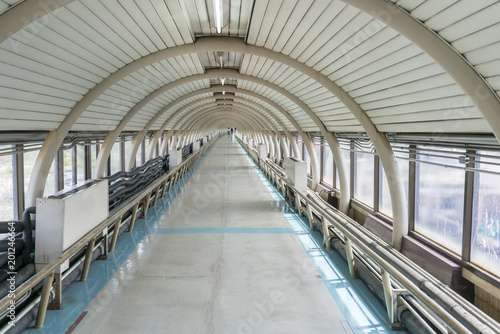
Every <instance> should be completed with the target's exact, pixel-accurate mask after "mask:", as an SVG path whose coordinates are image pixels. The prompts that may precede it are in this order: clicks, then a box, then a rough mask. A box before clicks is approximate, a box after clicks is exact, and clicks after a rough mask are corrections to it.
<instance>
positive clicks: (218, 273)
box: [30, 136, 388, 334]
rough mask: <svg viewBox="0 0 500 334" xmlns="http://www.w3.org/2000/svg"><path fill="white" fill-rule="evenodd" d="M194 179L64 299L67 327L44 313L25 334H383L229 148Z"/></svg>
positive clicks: (354, 284)
mask: <svg viewBox="0 0 500 334" xmlns="http://www.w3.org/2000/svg"><path fill="white" fill-rule="evenodd" d="M191 173H192V174H191V175H187V177H185V178H184V179H183V181H182V182H181V183H180V184H179V186H178V187H176V188H175V189H173V190H172V193H171V194H170V197H171V198H170V199H168V198H166V199H165V200H163V201H159V202H158V203H159V204H158V205H157V207H156V208H153V209H150V211H149V212H148V217H147V219H146V221H144V220H139V221H138V223H137V224H136V225H137V226H138V227H136V229H134V233H139V234H138V235H135V236H134V235H130V236H127V237H125V238H124V237H121V238H120V240H119V244H118V245H117V251H116V252H115V254H113V257H111V261H109V260H108V261H97V262H96V263H95V264H94V265H93V268H92V269H91V273H90V275H89V279H88V281H87V282H77V283H74V284H73V285H72V286H71V287H70V288H69V289H68V291H67V292H66V293H65V295H64V297H65V298H64V300H63V305H64V308H65V309H66V312H68V308H72V309H74V310H73V314H72V315H71V316H65V315H64V312H63V311H64V310H63V311H51V312H49V313H48V316H47V321H46V323H47V325H46V328H44V329H43V330H30V331H33V332H35V331H36V332H50V333H54V332H57V329H56V328H58V326H62V327H59V330H60V331H61V332H65V331H66V330H67V328H68V327H69V325H71V324H72V323H74V322H75V319H76V317H78V315H79V317H78V319H77V320H76V323H78V325H77V326H76V327H74V326H73V327H74V329H73V333H137V332H141V333H231V334H232V333H259V334H260V333H352V332H355V333H379V332H388V330H387V326H388V325H387V321H386V320H385V311H384V308H383V307H381V306H380V305H379V303H378V301H376V300H374V297H373V296H372V295H371V294H370V292H369V291H368V289H366V287H365V286H364V285H363V284H362V283H361V282H360V281H359V280H352V279H351V278H350V277H349V276H348V270H347V265H346V264H345V262H344V261H343V260H342V259H341V258H340V257H339V256H338V255H337V254H335V253H334V252H331V253H330V252H329V254H326V253H325V251H324V250H323V248H322V247H321V246H320V245H321V244H320V243H321V241H320V240H321V239H320V238H319V237H318V236H316V235H314V234H311V233H310V232H309V231H308V229H307V223H306V222H305V221H304V218H299V217H298V216H297V215H296V214H294V213H293V211H292V210H290V208H289V207H288V206H287V204H286V202H285V201H283V198H282V197H281V196H280V194H279V193H278V192H277V191H276V190H275V189H274V188H273V187H272V186H271V185H270V183H269V182H268V181H267V180H266V179H265V177H264V175H263V174H262V173H261V172H260V171H259V169H258V168H257V167H256V166H255V164H254V163H253V162H252V161H251V160H250V159H249V158H248V156H247V155H246V154H245V152H244V150H243V149H242V148H241V147H240V145H239V144H238V143H237V142H236V141H234V140H233V139H232V138H230V137H226V136H224V137H222V138H221V139H219V140H218V141H217V142H216V143H215V145H214V147H212V148H211V149H210V151H209V153H208V154H207V155H206V156H205V157H204V158H203V160H202V161H201V163H200V164H199V166H198V167H197V168H196V169H195V170H194V172H193V171H191ZM137 229H138V230H139V231H136V230H137ZM141 233H142V236H143V237H142V238H141ZM129 234H130V233H129ZM124 236H125V235H124ZM127 238H129V239H127ZM135 246H136V247H135ZM115 257H116V258H115ZM334 262H335V263H334ZM106 263H108V264H106ZM103 278H107V279H109V282H107V283H105V282H104V281H103ZM96 294H97V295H96ZM79 299H82V300H83V302H76V300H79ZM85 300H86V301H85ZM89 302H90V303H89ZM75 303H76V305H75ZM87 304H88V305H87ZM82 305H83V307H82ZM83 308H85V311H84V312H83V313H82V311H83ZM56 312H58V313H56ZM75 313H77V314H75ZM62 318H64V319H62ZM63 322H66V325H57V324H61V323H63ZM64 326H66V327H64Z"/></svg>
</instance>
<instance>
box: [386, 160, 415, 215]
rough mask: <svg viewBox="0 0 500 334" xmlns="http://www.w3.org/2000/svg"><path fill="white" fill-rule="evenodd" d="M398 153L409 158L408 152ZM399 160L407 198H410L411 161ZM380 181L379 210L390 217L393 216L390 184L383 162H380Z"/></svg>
mask: <svg viewBox="0 0 500 334" xmlns="http://www.w3.org/2000/svg"><path fill="white" fill-rule="evenodd" d="M397 155H398V156H401V157H403V156H405V157H406V158H408V153H404V154H403V153H397ZM397 161H398V167H399V172H400V174H401V176H402V178H403V183H404V187H405V193H406V198H407V199H408V178H409V166H410V163H409V161H408V160H405V159H397ZM380 181H381V182H380V192H379V194H380V196H379V211H380V212H382V213H383V214H385V215H387V216H389V217H392V201H391V193H390V192H389V185H388V183H387V178H386V176H385V171H384V168H383V167H382V164H380Z"/></svg>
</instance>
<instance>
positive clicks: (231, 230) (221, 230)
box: [150, 227, 295, 234]
mask: <svg viewBox="0 0 500 334" xmlns="http://www.w3.org/2000/svg"><path fill="white" fill-rule="evenodd" d="M150 233H151V234H279V233H295V231H294V230H293V229H291V228H237V227H235V228H158V229H153V230H151V231H150Z"/></svg>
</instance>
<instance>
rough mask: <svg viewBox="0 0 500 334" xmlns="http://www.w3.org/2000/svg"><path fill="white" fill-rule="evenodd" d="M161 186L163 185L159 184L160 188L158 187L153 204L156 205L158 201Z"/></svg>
mask: <svg viewBox="0 0 500 334" xmlns="http://www.w3.org/2000/svg"><path fill="white" fill-rule="evenodd" d="M160 188H161V185H159V186H158V188H156V193H155V200H154V202H153V206H156V203H157V202H158V195H159V194H160Z"/></svg>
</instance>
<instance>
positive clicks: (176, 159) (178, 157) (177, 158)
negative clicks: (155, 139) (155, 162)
mask: <svg viewBox="0 0 500 334" xmlns="http://www.w3.org/2000/svg"><path fill="white" fill-rule="evenodd" d="M181 163H182V150H172V151H171V152H170V157H169V161H168V166H169V168H170V170H172V169H174V168H175V167H177V166H179V165H180V164H181Z"/></svg>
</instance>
